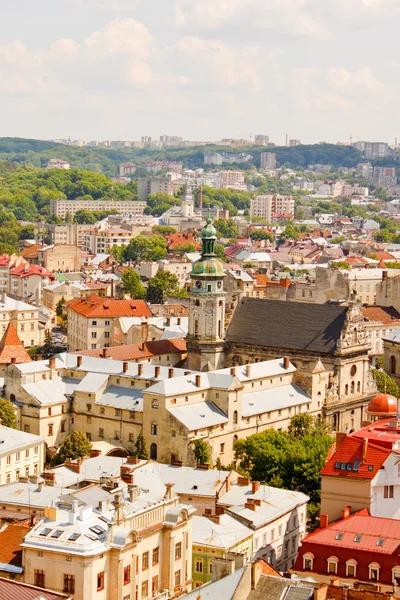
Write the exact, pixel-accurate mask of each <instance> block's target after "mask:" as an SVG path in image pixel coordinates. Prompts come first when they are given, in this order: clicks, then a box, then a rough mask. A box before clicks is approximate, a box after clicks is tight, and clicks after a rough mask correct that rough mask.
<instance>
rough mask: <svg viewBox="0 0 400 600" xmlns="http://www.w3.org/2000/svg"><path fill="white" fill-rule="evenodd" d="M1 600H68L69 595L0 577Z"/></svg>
mask: <svg viewBox="0 0 400 600" xmlns="http://www.w3.org/2000/svg"><path fill="white" fill-rule="evenodd" d="M0 598H1V600H16V598H18V600H68V598H70V595H69V594H62V593H61V592H53V591H49V590H45V589H43V588H39V587H37V586H36V585H28V584H27V583H22V582H21V581H13V580H12V579H3V577H0Z"/></svg>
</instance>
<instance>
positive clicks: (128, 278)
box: [121, 268, 146, 299]
mask: <svg viewBox="0 0 400 600" xmlns="http://www.w3.org/2000/svg"><path fill="white" fill-rule="evenodd" d="M121 279H122V288H123V291H124V292H125V293H126V294H129V296H130V297H131V298H135V299H143V298H145V297H146V290H145V289H144V287H143V285H142V282H141V281H140V277H139V275H138V273H136V271H134V270H133V269H130V268H129V269H127V270H126V271H124V272H123V273H122V275H121Z"/></svg>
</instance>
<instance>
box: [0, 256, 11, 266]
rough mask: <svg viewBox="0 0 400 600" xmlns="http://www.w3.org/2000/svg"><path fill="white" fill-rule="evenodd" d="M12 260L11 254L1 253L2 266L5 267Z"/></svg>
mask: <svg viewBox="0 0 400 600" xmlns="http://www.w3.org/2000/svg"><path fill="white" fill-rule="evenodd" d="M10 260H11V256H10V255H9V254H1V255H0V266H1V267H5V266H6V265H8V264H9V262H10Z"/></svg>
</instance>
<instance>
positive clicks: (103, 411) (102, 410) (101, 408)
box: [100, 406, 106, 415]
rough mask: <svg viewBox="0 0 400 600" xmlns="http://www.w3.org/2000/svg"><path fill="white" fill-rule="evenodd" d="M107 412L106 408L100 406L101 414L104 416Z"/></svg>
mask: <svg viewBox="0 0 400 600" xmlns="http://www.w3.org/2000/svg"><path fill="white" fill-rule="evenodd" d="M105 412H106V409H105V408H104V406H100V414H101V415H104V413H105Z"/></svg>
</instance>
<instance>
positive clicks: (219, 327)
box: [218, 321, 222, 337]
mask: <svg viewBox="0 0 400 600" xmlns="http://www.w3.org/2000/svg"><path fill="white" fill-rule="evenodd" d="M218 337H222V327H221V321H218Z"/></svg>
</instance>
